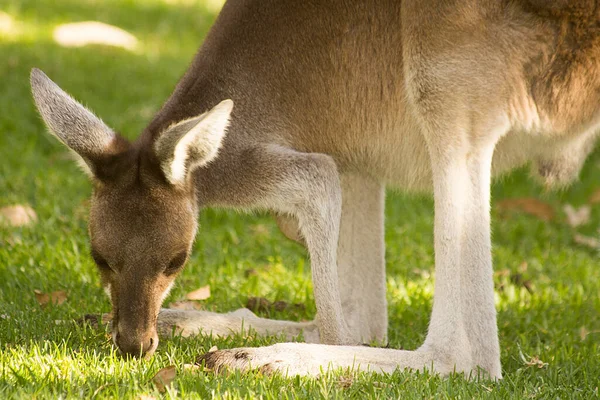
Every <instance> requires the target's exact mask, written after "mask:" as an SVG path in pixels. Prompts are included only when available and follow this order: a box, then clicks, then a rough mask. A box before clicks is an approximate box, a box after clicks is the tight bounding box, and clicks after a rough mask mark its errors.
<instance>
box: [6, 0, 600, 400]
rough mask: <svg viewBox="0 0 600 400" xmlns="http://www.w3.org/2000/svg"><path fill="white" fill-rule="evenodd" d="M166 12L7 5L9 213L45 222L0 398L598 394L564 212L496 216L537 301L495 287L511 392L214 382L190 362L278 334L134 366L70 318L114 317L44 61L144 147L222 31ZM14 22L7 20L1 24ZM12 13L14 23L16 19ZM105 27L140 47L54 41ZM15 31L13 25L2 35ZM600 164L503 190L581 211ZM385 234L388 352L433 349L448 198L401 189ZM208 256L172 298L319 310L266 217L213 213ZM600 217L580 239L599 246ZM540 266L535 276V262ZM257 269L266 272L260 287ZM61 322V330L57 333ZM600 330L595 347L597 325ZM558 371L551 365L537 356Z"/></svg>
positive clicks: (20, 243)
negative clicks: (50, 300)
mask: <svg viewBox="0 0 600 400" xmlns="http://www.w3.org/2000/svg"><path fill="white" fill-rule="evenodd" d="M173 3H176V2H175V1H170V2H169V1H166V0H163V1H161V0H146V1H143V2H142V1H133V0H110V1H100V0H85V1H82V0H78V1H75V0H62V1H60V2H56V1H51V0H23V1H18V0H4V1H3V2H2V6H0V10H1V11H2V12H4V13H5V14H0V54H2V57H0V207H2V206H6V205H11V204H29V205H31V206H32V207H33V208H34V209H35V211H36V212H37V214H38V216H39V221H38V222H37V223H36V224H34V225H32V226H29V227H24V228H8V227H6V226H0V398H81V397H86V398H90V397H94V398H138V397H139V396H140V395H142V394H148V395H152V396H155V397H157V398H158V397H160V396H164V397H166V398H174V397H179V396H181V397H186V398H188V397H189V398H207V397H209V396H214V397H219V398H256V397H263V398H319V397H323V398H336V397H337V398H349V397H356V398H365V397H379V398H387V397H392V398H398V397H402V398H415V399H421V398H479V397H484V398H487V397H490V398H518V399H520V398H553V399H554V398H582V399H589V398H594V397H596V398H597V397H598V396H599V392H598V390H599V389H598V386H599V380H600V379H599V377H600V346H599V342H600V333H599V332H600V294H599V292H600V266H599V265H598V253H597V252H595V251H593V250H589V249H587V248H584V247H581V246H578V245H577V244H575V243H574V241H573V236H574V233H575V230H574V229H573V228H570V227H569V226H568V225H567V223H566V221H565V216H564V215H563V214H562V213H561V212H559V213H558V216H557V218H556V219H554V220H553V221H551V222H543V221H540V220H537V219H535V218H533V217H530V216H526V215H522V214H509V215H508V216H501V215H498V212H497V210H496V209H494V224H493V228H494V243H495V247H494V262H495V269H496V270H497V271H502V270H508V271H510V273H511V274H512V276H516V274H517V273H520V274H521V275H522V280H527V281H529V282H530V283H531V292H530V291H528V290H527V289H526V288H525V287H523V285H522V284H519V282H518V281H516V280H515V279H513V280H511V279H509V277H507V276H506V275H505V274H500V275H499V276H497V277H496V286H497V291H496V299H497V307H498V310H499V315H498V320H499V329H500V339H501V346H502V365H503V368H504V376H505V378H504V380H502V381H501V382H498V383H494V382H489V381H468V380H465V379H464V377H462V376H461V375H454V376H451V377H449V378H446V379H442V378H440V377H437V376H431V375H428V374H416V373H406V372H396V373H394V374H392V375H387V376H385V375H374V374H371V375H369V374H354V375H352V374H349V373H346V372H338V373H333V374H327V375H326V376H323V377H321V378H320V379H307V378H302V379H300V378H292V379H286V378H283V377H280V376H274V377H267V376H262V375H260V374H258V373H250V374H238V373H232V374H229V375H218V376H216V375H214V374H212V373H210V372H202V371H200V372H198V371H188V370H184V369H183V365H184V363H189V362H191V361H192V360H193V359H194V358H195V356H196V355H198V354H199V353H202V352H206V351H207V350H208V349H209V348H210V347H211V346H213V345H216V346H218V347H219V348H229V347H234V346H242V345H243V346H258V345H262V344H268V343H274V342H276V341H277V338H256V337H252V336H251V337H247V338H244V337H241V336H236V337H232V338H226V339H221V338H210V337H198V338H193V339H181V338H175V339H172V340H163V341H161V344H160V346H159V350H158V352H157V354H156V355H155V356H154V357H153V358H152V359H151V360H143V361H137V360H134V361H124V360H123V359H121V358H120V357H119V356H118V355H117V354H116V353H115V351H114V349H113V348H112V346H111V343H110V340H109V338H108V336H107V332H106V331H105V329H104V328H97V329H95V328H91V327H89V326H79V325H77V324H76V323H74V322H72V321H74V320H75V319H77V318H79V317H81V316H82V315H83V314H85V313H99V312H108V311H109V309H110V305H109V302H108V299H107V297H106V296H105V295H104V294H103V291H102V289H101V287H100V283H99V279H98V274H97V273H96V271H95V269H94V266H93V265H92V261H91V259H90V257H89V256H88V242H87V240H88V239H87V233H86V218H87V215H86V207H87V203H86V198H87V197H88V195H89V193H90V190H91V189H90V184H89V183H88V181H87V180H86V178H85V177H84V176H83V174H82V173H80V171H78V168H77V167H76V165H75V164H74V163H73V162H72V161H71V160H70V159H69V157H68V156H67V152H66V151H65V149H64V148H63V147H61V145H59V144H58V143H57V141H56V140H54V139H53V138H51V137H50V136H49V135H47V134H46V133H45V128H44V127H43V126H42V123H41V121H40V119H39V118H38V117H37V115H36V113H35V111H34V108H33V104H32V101H31V97H30V94H29V84H28V76H29V71H30V69H31V67H33V66H37V67H40V68H42V69H43V70H44V71H46V72H47V73H48V74H49V76H51V77H52V78H53V79H54V80H56V81H57V82H59V83H60V85H61V86H62V87H63V88H65V89H66V90H67V91H69V92H71V93H72V94H73V95H75V96H76V97H77V98H79V99H81V100H83V101H84V102H85V103H86V104H87V105H88V106H89V107H90V108H91V109H93V110H94V111H95V112H96V113H97V114H98V115H100V116H102V118H103V119H104V120H105V121H106V122H107V123H108V124H109V125H110V126H113V127H115V128H116V129H118V130H120V131H121V132H123V134H124V135H126V136H128V137H135V136H136V135H137V133H138V132H140V131H141V130H142V128H143V127H144V124H145V123H147V122H148V120H149V118H150V117H151V115H152V113H153V112H154V111H155V110H157V109H158V107H159V106H160V104H161V103H162V102H163V101H164V100H165V99H166V97H167V96H168V94H169V93H170V91H171V90H172V89H173V87H174V85H175V83H176V82H177V79H178V78H179V77H180V76H181V74H182V73H183V72H184V70H185V68H186V67H187V64H188V63H189V61H190V60H191V57H192V56H193V54H194V53H195V51H196V48H197V46H198V44H199V43H200V42H201V40H202V38H203V36H204V35H205V34H206V32H207V30H208V28H209V27H210V24H211V23H212V21H213V20H214V17H215V14H214V11H211V8H208V7H206V6H205V5H204V4H203V3H201V2H194V1H183V0H182V1H179V2H178V3H179V4H173ZM3 15H4V17H2V16H3ZM6 15H9V16H10V17H12V19H13V24H12V28H10V27H9V28H7V24H6V23H2V22H1V21H2V20H3V19H2V18H4V21H6ZM84 20H100V21H103V22H106V23H110V24H114V25H117V26H120V27H121V28H124V29H126V30H128V31H129V32H131V33H133V34H134V35H136V36H137V37H138V39H139V40H140V47H139V48H138V50H136V51H135V52H128V51H125V50H121V49H116V48H109V47H101V46H92V47H85V48H81V49H69V48H63V47H60V46H58V45H56V44H55V43H54V42H53V40H52V30H53V28H54V27H55V26H56V25H57V24H60V23H64V22H74V21H84ZM2 27H4V28H2ZM599 169H600V153H598V152H596V154H595V155H594V156H592V157H591V159H590V160H589V161H588V163H587V164H586V166H585V169H584V171H583V172H582V179H581V182H578V183H576V184H575V185H574V186H572V187H571V188H570V189H568V190H566V191H563V192H560V193H544V192H543V190H542V189H540V188H539V187H537V186H535V185H534V184H533V183H531V182H530V181H529V180H528V179H527V172H526V171H518V172H517V173H515V174H513V175H511V176H510V177H508V178H506V179H504V180H503V181H502V182H500V183H498V184H496V185H494V188H493V197H494V199H495V200H498V199H502V198H511V197H529V196H532V197H539V198H542V199H543V200H544V201H546V202H548V203H550V204H551V205H553V206H554V207H555V208H556V209H557V210H560V209H561V208H562V205H564V204H566V203H570V204H573V205H582V204H584V203H585V202H586V199H587V198H588V196H589V195H590V194H591V193H592V192H594V191H595V190H596V189H597V188H598V187H600V182H599V181H598V178H597V177H598V176H599V173H600V171H599ZM387 204H388V205H387V217H388V223H387V227H386V239H387V243H388V248H387V262H388V265H387V269H388V278H387V279H388V280H387V281H388V299H389V314H390V331H389V335H390V345H391V346H392V347H395V348H400V347H402V348H407V349H413V348H415V347H417V346H418V345H420V343H421V342H422V340H423V338H424V335H425V332H426V328H427V322H428V316H429V312H430V310H431V305H432V292H433V285H432V278H431V275H432V273H433V250H432V222H433V214H432V201H431V200H430V199H428V198H422V197H414V196H405V195H400V194H389V196H388V203H387ZM200 222H201V231H200V233H199V235H198V238H197V240H196V244H195V247H194V253H193V256H192V259H191V260H190V263H189V265H188V267H187V268H186V270H185V271H184V272H183V274H182V276H181V277H180V278H179V280H178V284H177V285H176V287H175V288H174V290H173V291H172V293H171V295H170V296H169V298H168V299H167V303H169V302H171V301H174V300H178V299H181V298H182V297H183V296H184V294H185V293H186V292H188V291H190V290H193V289H195V288H197V287H199V286H202V285H206V284H209V285H210V286H211V289H212V296H211V298H210V299H209V300H207V301H205V308H206V309H209V310H215V311H223V312H224V311H230V310H233V309H236V308H239V307H241V306H244V305H245V303H246V301H247V299H248V297H250V296H263V297H266V298H268V299H270V300H273V301H274V300H284V301H287V302H290V303H304V304H306V309H305V310H299V311H294V312H293V313H289V312H279V313H274V314H272V315H270V316H271V317H274V318H289V319H294V320H303V319H309V318H312V317H313V316H314V313H315V307H314V301H313V294H312V284H311V282H310V271H309V266H308V263H307V262H306V261H305V259H306V254H305V253H304V251H303V250H302V249H301V248H300V247H299V246H297V245H295V244H293V243H291V242H289V241H287V240H285V239H284V238H283V236H282V235H281V234H280V233H279V232H278V230H277V228H276V227H275V225H274V223H273V221H272V220H271V219H270V218H268V217H267V216H264V215H252V216H245V215H239V214H235V213H233V212H225V211H215V210H207V211H205V212H203V213H202V215H201V221H200ZM599 226H600V207H596V208H594V209H593V211H592V219H591V221H590V223H589V224H587V225H585V226H583V227H581V228H579V229H578V232H580V233H583V234H586V235H597V234H598V233H597V229H598V227H599ZM524 262H526V263H527V269H526V270H525V271H523V268H520V266H521V265H522V264H523V263H524ZM249 269H253V270H255V271H256V274H251V275H249V276H247V275H248V274H246V273H245V272H246V271H247V270H249ZM34 289H39V290H41V291H44V292H50V291H55V290H66V291H67V292H68V300H67V301H66V302H65V303H64V304H62V305H60V306H50V307H47V308H44V309H42V308H41V307H40V306H39V305H38V304H37V302H36V299H35V296H34V292H33V291H34ZM57 321H58V322H57ZM583 327H585V329H586V330H587V331H590V332H592V333H590V334H589V335H587V337H585V338H582V337H581V335H580V331H581V329H582V328H583ZM536 357H537V358H539V360H541V361H543V362H544V363H545V364H543V366H542V367H541V368H538V366H535V365H529V364H531V363H530V362H528V361H531V360H532V359H533V360H535V359H536ZM171 364H174V365H176V366H177V367H178V370H179V373H178V377H177V379H176V380H175V382H174V384H173V385H172V386H171V388H170V389H169V391H168V392H167V393H166V394H164V395H161V394H160V393H158V392H157V391H156V389H155V387H154V386H153V385H152V383H150V380H151V378H152V376H153V375H154V374H155V373H156V372H157V371H158V370H159V369H160V368H162V367H165V366H167V365H171Z"/></svg>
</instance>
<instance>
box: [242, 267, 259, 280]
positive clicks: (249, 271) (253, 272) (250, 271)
mask: <svg viewBox="0 0 600 400" xmlns="http://www.w3.org/2000/svg"><path fill="white" fill-rule="evenodd" d="M254 275H258V272H257V271H256V270H255V269H254V268H250V269H247V270H245V271H244V276H245V277H246V278H248V277H249V276H254Z"/></svg>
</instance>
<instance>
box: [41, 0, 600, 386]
mask: <svg viewBox="0 0 600 400" xmlns="http://www.w3.org/2000/svg"><path fill="white" fill-rule="evenodd" d="M599 17H600V8H598V7H597V4H596V2H593V1H584V0H573V1H567V0H556V1H550V2H547V1H542V0H427V1H410V0H403V1H399V0H380V1H373V0H360V1H358V0H305V1H296V0H230V1H228V2H227V3H226V4H225V5H224V7H223V9H222V11H221V13H220V15H219V17H218V18H217V20H216V22H215V23H214V26H213V27H212V29H211V31H210V33H209V34H208V36H207V38H206V40H205V41H204V43H203V45H202V47H201V48H200V50H199V52H198V54H197V55H196V57H195V58H194V60H193V62H192V64H191V66H190V68H189V69H188V71H187V72H186V73H185V75H184V76H183V77H182V79H181V80H180V81H179V83H178V84H177V86H176V88H175V90H174V92H173V94H172V95H171V96H170V97H169V99H168V100H167V101H166V103H165V104H164V105H163V107H162V108H161V110H160V111H159V112H158V113H157V114H156V116H155V117H154V118H153V120H152V121H151V122H150V124H149V125H148V126H147V128H145V130H144V131H143V132H142V134H141V136H140V137H139V138H138V139H137V140H136V141H135V142H133V143H130V142H128V141H127V140H125V139H124V138H122V137H121V136H119V135H118V134H117V133H115V132H114V131H113V130H111V129H110V128H109V127H107V126H106V125H105V124H104V123H103V122H102V121H101V120H100V119H99V118H98V117H96V116H94V115H93V114H92V113H91V112H90V111H88V110H87V109H85V108H84V107H83V106H81V105H80V104H79V103H77V102H76V101H75V100H74V99H73V98H71V97H69V95H67V94H66V93H65V92H63V91H62V90H61V89H60V88H59V87H58V86H57V85H56V84H54V83H53V82H52V81H51V80H50V79H49V78H48V77H47V76H46V75H44V73H42V72H41V71H39V70H37V69H34V70H33V71H32V73H31V86H32V91H33V97H34V100H35V104H36V106H37V108H38V110H39V112H40V114H41V116H42V118H43V120H44V121H45V123H46V124H47V126H48V127H49V129H50V131H51V132H52V133H53V134H54V135H55V136H56V137H57V138H58V139H59V140H60V141H61V142H62V143H64V144H65V145H66V146H67V147H69V148H70V149H71V150H72V151H73V152H75V153H76V154H77V155H78V156H79V158H80V160H81V161H82V162H81V164H82V166H83V167H84V168H85V169H86V171H87V172H88V174H89V175H90V177H91V179H92V182H93V195H92V201H91V211H90V221H89V234H90V238H91V253H92V257H93V259H94V260H95V262H96V264H97V265H98V268H99V271H100V274H101V276H102V280H103V282H104V285H105V287H106V289H107V291H108V292H109V294H110V298H111V302H112V307H113V315H114V321H113V326H112V331H113V340H114V343H115V344H116V345H117V346H118V347H119V349H120V350H121V351H122V352H123V353H124V354H130V355H134V356H135V355H146V356H149V355H151V354H152V353H153V352H154V351H155V349H156V346H157V344H158V337H157V330H161V329H163V328H161V327H164V326H167V327H170V326H177V327H179V328H181V329H182V330H183V331H185V332H186V333H188V334H194V333H198V332H218V333H222V334H227V333H228V332H229V331H230V330H232V329H238V328H239V327H240V326H241V323H242V321H246V322H247V326H252V327H257V328H258V330H259V332H262V333H274V334H278V333H282V332H283V333H284V334H286V335H288V337H291V336H293V335H295V334H298V333H300V332H302V331H306V332H308V333H309V335H308V336H309V339H310V340H309V341H312V342H318V343H281V344H276V345H273V346H269V347H259V348H242V349H229V350H219V351H214V352H210V353H208V354H205V355H202V356H201V357H200V358H199V362H203V363H206V365H208V366H211V367H213V368H216V369H219V368H223V367H233V368H239V369H242V370H245V369H248V368H250V366H251V367H252V368H262V369H263V371H283V372H287V373H288V374H291V375H295V374H308V375H316V374H319V373H320V371H321V370H322V368H327V367H328V366H333V367H354V368H356V369H361V370H371V371H387V372H389V371H393V370H395V369H396V368H410V369H424V368H433V370H435V371H436V372H438V373H440V374H448V373H450V372H452V371H464V372H465V373H471V372H477V371H479V370H480V369H481V370H483V371H484V372H485V373H486V375H488V376H489V377H491V378H494V379H500V378H501V377H502V372H501V366H500V350H499V342H498V330H497V325H496V311H495V308H494V293H493V280H492V274H493V272H492V258H491V238H490V183H491V179H492V177H493V176H498V175H500V174H502V173H504V172H506V171H509V170H511V169H513V168H515V167H519V166H522V165H524V164H527V163H530V164H531V166H532V169H533V171H534V172H535V174H536V175H537V176H539V177H540V179H541V180H542V181H543V182H544V183H545V184H547V185H549V186H560V185H565V184H568V183H569V182H571V181H572V180H574V179H575V178H576V177H577V175H578V173H579V170H580V169H581V166H582V164H583V162H584V160H585V158H586V156H587V155H588V154H589V153H590V152H591V150H592V149H593V146H594V143H595V139H596V131H597V128H598V124H599V122H600V24H599ZM386 186H393V187H397V188H401V189H403V190H407V191H432V192H433V196H434V203H435V207H434V208H435V209H434V212H435V222H434V225H435V226H434V231H435V232H434V237H435V239H434V250H435V278H436V282H435V291H434V303H433V310H432V314H431V319H430V324H429V329H428V332H427V336H426V339H425V341H424V343H423V345H422V346H421V347H419V348H418V349H416V350H414V351H405V350H394V349H385V348H370V347H365V346H358V345H359V344H361V343H365V342H369V341H373V340H377V341H379V342H385V341H386V334H387V325H388V320H387V311H386V309H387V307H386V296H385V260H384V235H383V232H384V231H383V224H384V189H385V187H386ZM213 206H219V207H232V208H236V209H242V210H252V209H266V210H270V211H272V212H273V213H274V214H276V215H277V216H278V219H279V222H280V225H281V226H282V228H283V230H284V232H286V233H287V234H288V235H289V236H290V237H293V238H295V239H297V240H299V241H300V242H302V243H303V244H304V245H305V246H306V248H307V250H308V252H309V254H310V259H311V271H312V279H313V283H314V296H315V302H316V307H317V317H316V319H315V321H313V322H311V323H303V324H300V323H295V322H287V321H269V320H267V319H262V318H258V317H256V316H254V315H253V314H252V313H250V312H249V311H248V310H244V309H242V310H239V311H236V312H234V313H230V314H224V315H218V314H213V313H200V312H191V311H190V312H183V311H168V310H167V311H164V312H160V307H161V303H162V301H163V299H164V297H165V295H166V293H167V292H168V290H169V288H170V287H171V285H172V284H173V281H174V279H175V277H176V276H177V274H178V273H179V272H180V271H181V270H182V268H183V266H184V264H185V262H186V259H187V258H188V255H189V253H190V250H191V246H192V241H193V240H194V237H195V235H196V232H197V230H198V225H197V216H198V213H199V212H200V210H201V209H203V208H205V207H213ZM331 345H338V346H331Z"/></svg>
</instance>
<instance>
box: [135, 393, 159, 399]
mask: <svg viewBox="0 0 600 400" xmlns="http://www.w3.org/2000/svg"><path fill="white" fill-rule="evenodd" d="M138 400H156V397H154V396H150V395H148V394H140V397H138Z"/></svg>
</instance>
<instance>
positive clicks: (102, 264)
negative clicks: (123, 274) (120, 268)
mask: <svg viewBox="0 0 600 400" xmlns="http://www.w3.org/2000/svg"><path fill="white" fill-rule="evenodd" d="M91 256H92V258H93V259H94V262H95V263H96V265H97V266H98V268H100V269H101V270H102V271H112V269H111V268H110V265H108V262H107V261H106V260H105V259H104V257H102V256H101V255H100V254H99V253H98V252H97V251H96V250H94V249H92V251H91Z"/></svg>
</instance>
